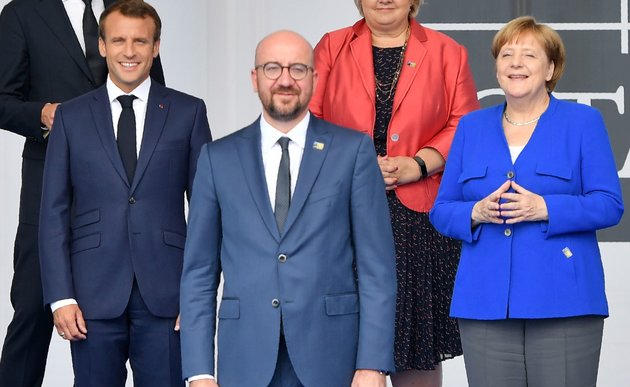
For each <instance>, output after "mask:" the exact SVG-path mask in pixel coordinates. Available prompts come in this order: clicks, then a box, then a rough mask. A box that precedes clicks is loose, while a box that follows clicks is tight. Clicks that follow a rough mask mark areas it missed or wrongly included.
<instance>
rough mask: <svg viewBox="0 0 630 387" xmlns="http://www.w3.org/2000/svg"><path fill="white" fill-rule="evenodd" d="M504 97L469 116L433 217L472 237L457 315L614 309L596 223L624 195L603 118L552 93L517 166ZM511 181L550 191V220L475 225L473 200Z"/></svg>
mask: <svg viewBox="0 0 630 387" xmlns="http://www.w3.org/2000/svg"><path fill="white" fill-rule="evenodd" d="M503 110H504V105H498V106H495V107H491V108H488V109H484V110H480V111H476V112H473V113H470V114H469V115H467V116H465V117H464V118H462V120H461V121H460V123H459V126H458V129H457V133H456V135H455V139H454V141H453V145H452V148H451V152H450V154H449V158H448V161H447V164H446V170H445V172H444V178H443V180H442V185H441V187H440V190H439V193H438V197H437V200H436V202H435V206H434V208H433V210H432V211H431V214H430V216H431V222H432V223H433V225H434V226H435V227H436V229H437V230H438V231H440V232H441V233H443V234H445V235H448V236H450V237H454V238H458V239H461V240H462V241H463V248H462V255H461V260H460V263H459V268H458V271H457V276H456V279H455V289H454V293H453V301H452V304H451V315H452V316H453V317H461V318H469V319H481V320H493V319H505V318H508V317H509V318H548V317H568V316H579V315H587V314H595V315H603V316H607V315H608V305H607V302H606V295H605V292H604V272H603V268H602V262H601V258H600V253H599V247H598V244H597V237H596V233H595V231H596V230H598V229H601V228H605V227H610V226H612V225H615V224H616V223H618V222H619V220H620V219H621V215H622V214H623V202H622V196H621V188H620V184H619V178H618V176H617V168H616V167H615V160H614V158H613V153H612V151H611V148H610V143H609V140H608V135H607V132H606V127H605V126H604V121H603V119H602V117H601V115H600V114H599V112H598V111H596V110H595V109H593V108H591V107H588V106H586V105H580V104H576V103H572V102H566V101H559V100H557V99H556V98H554V97H553V96H552V97H551V101H550V102H549V107H548V108H547V110H546V111H545V113H544V114H543V115H542V116H541V118H540V120H539V121H538V124H537V126H536V129H535V130H534V133H533V135H532V137H531V138H530V140H529V142H528V143H527V145H526V146H525V149H523V151H522V153H521V154H520V156H519V157H518V159H517V160H516V162H515V163H514V164H512V160H511V158H510V151H509V149H508V145H507V141H506V139H505V135H504V133H503V127H502V114H503ZM508 179H513V180H514V181H516V182H517V183H518V184H520V185H521V186H523V187H524V188H525V189H527V190H529V191H532V192H534V193H537V194H539V195H541V196H542V197H543V198H544V199H545V203H546V205H547V210H548V213H549V220H548V221H545V222H522V223H518V224H514V225H507V224H489V223H486V224H481V225H479V226H478V227H476V228H475V229H472V228H471V213H472V208H473V206H474V204H475V203H476V202H477V201H478V200H481V199H482V198H484V197H486V196H487V195H489V194H490V193H491V192H493V191H494V190H496V189H497V188H498V187H499V186H500V185H501V184H502V183H504V182H505V181H506V180H508Z"/></svg>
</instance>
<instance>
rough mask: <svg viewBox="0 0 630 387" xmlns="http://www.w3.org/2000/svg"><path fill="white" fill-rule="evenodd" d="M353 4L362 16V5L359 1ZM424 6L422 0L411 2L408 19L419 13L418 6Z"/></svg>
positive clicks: (355, 0)
mask: <svg viewBox="0 0 630 387" xmlns="http://www.w3.org/2000/svg"><path fill="white" fill-rule="evenodd" d="M354 4H355V5H356V6H357V9H358V10H359V13H360V14H361V16H365V15H363V5H361V0H354ZM422 4H424V0H411V7H410V8H409V18H415V17H416V16H417V15H418V12H420V6H421V5H422Z"/></svg>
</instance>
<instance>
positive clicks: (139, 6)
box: [98, 0, 162, 42]
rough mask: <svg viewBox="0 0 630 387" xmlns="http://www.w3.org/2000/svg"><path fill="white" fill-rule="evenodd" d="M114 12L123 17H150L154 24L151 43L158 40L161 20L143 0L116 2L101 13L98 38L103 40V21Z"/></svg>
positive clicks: (120, 0)
mask: <svg viewBox="0 0 630 387" xmlns="http://www.w3.org/2000/svg"><path fill="white" fill-rule="evenodd" d="M114 12H120V13H121V14H122V15H123V16H127V17H134V18H140V19H144V18H146V17H150V18H151V19H153V23H154V24H155V32H154V33H153V41H154V42H157V41H158V40H160V35H161V34H162V20H160V16H159V15H158V13H157V11H156V10H155V8H153V7H152V6H151V5H150V4H148V3H145V2H144V1H143V0H118V1H117V2H115V3H114V4H112V5H110V6H109V7H107V8H106V9H105V11H103V13H102V14H101V18H100V19H99V21H98V36H100V37H101V39H103V40H105V27H104V25H105V23H104V21H105V19H106V18H107V16H109V15H111V14H112V13H114Z"/></svg>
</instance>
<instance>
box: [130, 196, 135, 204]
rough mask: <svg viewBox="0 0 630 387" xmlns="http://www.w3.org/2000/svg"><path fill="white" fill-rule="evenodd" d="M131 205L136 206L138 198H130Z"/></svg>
mask: <svg viewBox="0 0 630 387" xmlns="http://www.w3.org/2000/svg"><path fill="white" fill-rule="evenodd" d="M129 204H136V198H134V197H133V196H132V197H130V198H129Z"/></svg>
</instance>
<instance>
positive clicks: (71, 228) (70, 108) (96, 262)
mask: <svg viewBox="0 0 630 387" xmlns="http://www.w3.org/2000/svg"><path fill="white" fill-rule="evenodd" d="M160 29H161V22H160V18H159V16H158V14H157V12H156V11H155V9H153V7H151V6H150V5H148V4H147V3H144V2H143V1H141V0H125V1H120V2H117V3H115V4H114V5H112V6H110V7H109V8H107V9H106V10H105V11H104V12H103V14H102V15H101V23H100V31H99V35H100V38H99V50H100V53H101V55H102V56H104V57H105V58H106V61H107V66H108V69H109V77H108V79H107V82H106V84H105V85H104V86H103V87H100V88H98V89H96V90H94V91H92V92H90V93H88V94H85V95H83V96H81V97H79V98H76V99H74V100H71V101H69V102H64V103H63V104H61V105H60V107H59V108H58V109H57V112H56V114H55V122H54V124H53V129H52V133H51V135H50V141H49V146H48V152H47V155H46V164H45V169H44V185H43V195H42V206H41V217H40V238H39V241H40V259H41V267H42V283H43V288H44V301H45V302H46V303H47V304H48V303H50V304H51V309H52V310H53V316H54V323H55V327H56V330H57V332H58V334H59V335H60V336H61V337H63V338H65V339H67V340H70V341H71V349H72V360H73V361H72V363H73V368H74V374H75V386H76V387H83V386H91V387H95V386H102V387H123V386H124V385H125V380H126V377H127V369H126V366H125V363H126V361H127V360H129V362H130V365H131V368H132V370H133V378H134V384H135V385H136V386H140V387H143V386H151V387H175V386H178V387H180V386H181V387H183V385H184V383H183V381H182V379H181V360H180V349H179V334H178V332H176V331H175V329H176V326H177V322H176V320H177V317H178V313H179V280H180V276H181V270H182V261H183V248H184V241H185V238H186V219H185V216H184V202H185V195H186V194H187V195H188V196H190V195H191V192H192V182H193V178H194V175H195V167H196V161H197V157H198V155H199V151H200V149H201V147H202V145H203V144H204V143H206V142H207V141H209V140H210V131H209V128H208V121H207V117H206V109H205V105H204V103H203V101H201V100H200V99H198V98H194V97H191V96H188V95H185V94H183V93H180V92H177V91H175V90H172V89H168V88H166V87H163V86H161V85H159V84H157V83H156V82H154V81H153V80H152V79H151V78H150V77H149V72H150V69H151V65H152V62H153V59H154V58H156V57H157V55H158V51H159V43H160Z"/></svg>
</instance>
